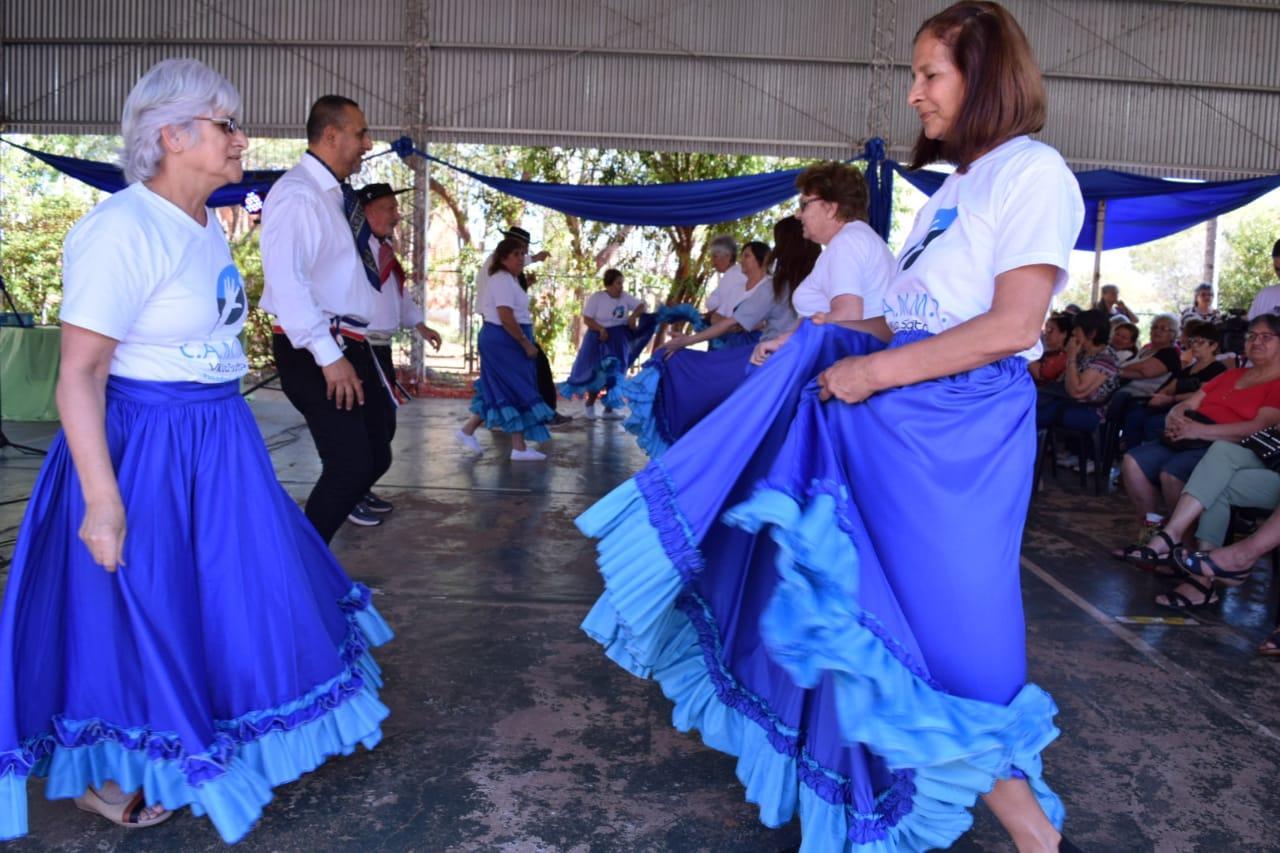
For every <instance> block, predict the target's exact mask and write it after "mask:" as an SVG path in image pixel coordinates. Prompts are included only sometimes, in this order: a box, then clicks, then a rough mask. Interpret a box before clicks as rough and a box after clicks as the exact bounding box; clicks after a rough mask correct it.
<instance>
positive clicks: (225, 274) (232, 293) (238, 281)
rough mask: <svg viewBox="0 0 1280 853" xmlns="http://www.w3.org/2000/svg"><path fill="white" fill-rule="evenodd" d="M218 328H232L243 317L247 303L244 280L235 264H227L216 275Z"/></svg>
mask: <svg viewBox="0 0 1280 853" xmlns="http://www.w3.org/2000/svg"><path fill="white" fill-rule="evenodd" d="M217 292H218V318H219V322H218V325H219V326H233V325H235V324H236V323H238V322H240V318H242V317H243V316H244V311H245V308H246V307H247V304H248V301H247V300H246V299H245V293H244V279H242V278H240V270H238V269H236V265H235V264H227V265H226V266H225V267H223V268H222V272H220V273H218V291H217Z"/></svg>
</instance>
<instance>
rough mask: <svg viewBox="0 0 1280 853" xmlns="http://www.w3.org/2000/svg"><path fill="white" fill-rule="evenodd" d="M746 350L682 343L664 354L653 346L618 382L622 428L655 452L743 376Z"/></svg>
mask: <svg viewBox="0 0 1280 853" xmlns="http://www.w3.org/2000/svg"><path fill="white" fill-rule="evenodd" d="M752 350H753V347H751V346H735V347H728V348H726V349H717V350H710V351H707V352H703V351H701V350H691V349H682V350H678V351H677V352H676V353H675V355H673V356H671V357H670V358H667V355H666V353H663V352H659V353H658V354H657V355H656V356H654V357H653V358H651V359H649V361H648V363H646V364H645V366H644V367H643V368H642V369H641V370H640V372H639V373H637V374H636V375H635V376H634V377H632V378H631V379H628V380H627V381H626V382H624V383H623V384H622V392H621V393H622V397H623V399H625V400H626V401H627V404H628V406H629V407H630V413H629V414H628V415H627V418H626V420H624V421H623V422H622V426H623V428H625V429H626V430H627V431H628V432H630V433H632V434H633V435H635V437H636V443H637V444H639V445H640V449H642V450H643V451H644V452H645V453H647V454H648V455H649V458H650V459H657V458H659V457H660V456H662V454H664V453H665V452H666V451H667V448H668V447H670V446H671V445H672V444H674V443H675V442H676V441H677V440H678V439H679V438H680V437H681V436H683V435H684V434H685V433H687V432H688V431H689V430H690V429H692V428H693V427H694V426H695V425H697V424H698V422H699V421H701V420H702V419H703V418H705V417H706V416H707V415H708V414H710V413H711V412H712V411H713V410H714V409H715V408H716V407H717V406H719V405H720V404H721V403H723V402H724V401H725V400H727V399H728V398H729V395H730V394H732V393H733V392H734V391H736V390H737V388H738V386H740V385H742V383H743V382H744V381H746V378H747V375H748V373H749V372H750V371H751V369H752V368H751V353H752Z"/></svg>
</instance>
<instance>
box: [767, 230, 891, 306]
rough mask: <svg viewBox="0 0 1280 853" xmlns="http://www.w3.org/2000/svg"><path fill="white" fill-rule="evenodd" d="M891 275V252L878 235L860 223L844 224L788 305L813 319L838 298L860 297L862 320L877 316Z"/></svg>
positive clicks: (819, 256)
mask: <svg viewBox="0 0 1280 853" xmlns="http://www.w3.org/2000/svg"><path fill="white" fill-rule="evenodd" d="M892 275H893V253H892V252H890V251H889V247H888V246H887V245H885V242H884V240H882V239H880V235H879V234H877V233H876V232H875V231H874V230H872V228H871V226H870V225H868V224H867V223H865V222H863V221H861V220H854V221H853V222H846V223H845V224H844V225H843V226H842V227H841V228H840V230H839V231H837V232H836V236H834V237H832V238H831V242H830V243H828V244H827V247H826V248H825V249H823V250H822V254H821V255H818V260H817V261H816V262H815V263H814V265H813V269H812V270H810V272H809V274H808V275H807V276H805V277H804V281H802V282H800V285H799V286H798V287H797V288H796V289H795V292H794V293H793V294H792V297H791V302H792V304H793V305H794V306H795V309H796V313H797V314H799V315H800V316H801V317H812V316H813V315H814V314H817V313H818V312H823V313H825V312H827V311H830V310H831V302H832V300H834V299H835V298H836V297H837V296H844V295H846V294H848V295H852V296H860V297H862V318H863V319H864V320H865V319H868V318H870V317H879V316H880V305H881V303H882V302H883V296H884V289H885V288H886V287H887V286H888V285H889V279H890V278H891V277H892Z"/></svg>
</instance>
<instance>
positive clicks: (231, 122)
mask: <svg viewBox="0 0 1280 853" xmlns="http://www.w3.org/2000/svg"><path fill="white" fill-rule="evenodd" d="M196 118H198V119H200V120H201V121H207V122H211V123H213V124H216V125H218V126H219V127H221V128H222V129H223V130H224V131H226V133H227V136H235V135H236V134H237V133H243V134H245V135H246V136H248V133H247V132H246V131H245V129H244V125H243V124H241V123H240V122H239V121H237V120H236V119H234V118H232V117H231V116H227V117H226V118H211V117H210V116H196Z"/></svg>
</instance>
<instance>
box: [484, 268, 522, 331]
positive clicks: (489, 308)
mask: <svg viewBox="0 0 1280 853" xmlns="http://www.w3.org/2000/svg"><path fill="white" fill-rule="evenodd" d="M499 307H506V308H510V309H511V312H512V313H513V314H515V317H516V322H517V323H521V324H523V323H532V322H533V315H532V314H530V313H529V294H528V293H525V291H524V289H523V288H521V287H520V282H518V281H516V277H515V276H513V275H512V274H511V273H509V272H507V271H506V270H498V271H497V272H495V273H493V274H492V275H490V276H489V279H488V281H487V282H486V283H485V288H484V304H483V305H481V306H480V313H481V314H483V315H484V321H485V322H486V323H496V324H498V325H502V318H501V317H500V316H498V308H499Z"/></svg>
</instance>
